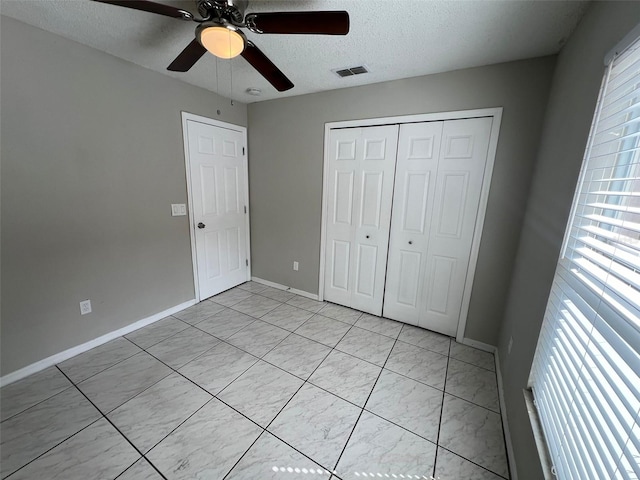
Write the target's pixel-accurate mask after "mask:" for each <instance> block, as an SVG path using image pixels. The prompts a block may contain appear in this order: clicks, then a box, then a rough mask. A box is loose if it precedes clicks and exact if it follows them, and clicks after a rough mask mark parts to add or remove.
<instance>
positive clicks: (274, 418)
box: [243, 317, 360, 475]
mask: <svg viewBox="0 0 640 480" xmlns="http://www.w3.org/2000/svg"><path fill="white" fill-rule="evenodd" d="M312 318H313V317H312ZM327 318H328V317H327ZM358 318H360V317H358ZM309 320H310V319H309ZM334 320H335V319H334ZM307 321H308V320H307ZM338 321H339V320H338ZM356 321H357V319H356ZM305 323H306V322H305ZM343 323H344V322H343ZM303 325H304V324H303ZM301 326H302V325H301ZM352 327H353V325H351V326H350V327H349V328H348V329H347V331H346V332H345V333H344V334H343V335H342V337H340V339H339V340H338V341H337V342H336V346H337V345H338V343H340V342H341V341H342V339H343V338H344V337H345V336H346V335H347V333H349V332H350V331H351V328H352ZM291 333H294V332H291ZM303 338H306V337H303ZM309 340H311V339H309ZM312 341H315V340H312ZM317 343H320V342H317ZM321 345H324V344H321ZM325 346H327V345H325ZM274 348H275V347H274ZM335 349H336V348H335V346H333V347H331V349H330V350H329V352H328V353H327V354H326V355H325V356H324V358H323V359H322V360H321V361H320V362H319V363H318V365H317V366H316V367H315V368H314V369H313V370H312V371H311V373H310V374H309V376H308V377H307V379H306V380H304V381H303V383H302V385H300V387H299V388H298V390H296V392H295V393H294V394H293V395H292V396H291V397H290V398H289V400H287V402H286V403H285V404H284V405H283V406H282V408H281V409H280V410H279V411H278V413H277V414H276V415H275V416H274V417H273V419H271V421H270V422H269V423H268V424H267V426H266V427H265V431H268V432H269V433H270V434H271V435H273V436H275V437H276V438H278V439H279V440H281V441H283V442H284V443H286V444H287V445H289V443H287V442H286V441H284V440H282V439H281V438H280V437H279V436H277V435H276V434H275V433H273V432H271V431H270V430H268V428H269V427H270V426H271V424H273V422H274V421H275V420H276V418H278V416H279V415H280V414H281V413H282V411H283V410H284V409H285V408H286V407H287V405H289V403H290V402H291V400H293V398H294V397H295V396H296V395H297V394H298V392H300V390H302V387H304V386H305V385H306V384H307V383H308V384H310V385H312V386H313V387H315V388H320V387H317V386H316V385H314V384H313V383H311V382H309V379H310V378H311V377H312V376H313V374H314V373H315V372H316V370H318V368H320V365H322V363H323V362H324V361H325V360H326V359H327V357H328V356H329V355H331V352H333V351H334V350H335ZM338 351H339V350H338ZM278 368H279V367H278ZM283 370H284V369H283ZM287 373H289V372H287ZM297 378H300V377H297ZM321 390H323V391H325V392H327V393H329V394H330V395H334V396H335V397H337V398H339V399H340V400H344V399H343V398H342V397H340V396H338V395H335V394H334V393H331V392H329V391H327V390H325V389H321ZM349 403H351V402H349ZM358 408H360V407H358ZM289 446H290V447H291V448H293V449H294V450H296V451H298V452H299V453H301V454H302V455H304V456H305V457H307V458H309V459H310V460H312V461H313V462H314V463H316V464H317V465H320V466H322V465H321V464H320V463H319V462H318V461H317V460H314V459H312V458H311V457H309V456H307V455H305V454H304V453H302V452H300V451H299V450H298V449H297V448H295V447H293V446H292V445H289ZM245 454H246V452H245ZM243 456H244V455H243ZM325 471H328V472H329V475H331V474H332V473H334V471H335V469H332V471H329V470H328V469H327V468H325Z"/></svg>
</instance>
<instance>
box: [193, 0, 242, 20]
mask: <svg viewBox="0 0 640 480" xmlns="http://www.w3.org/2000/svg"><path fill="white" fill-rule="evenodd" d="M247 3H248V2H247V0H197V7H198V13H200V16H202V18H207V19H214V18H223V19H225V20H228V21H229V23H232V24H236V25H241V24H242V22H243V19H244V12H245V10H246V8H247Z"/></svg>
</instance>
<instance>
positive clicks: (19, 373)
mask: <svg viewBox="0 0 640 480" xmlns="http://www.w3.org/2000/svg"><path fill="white" fill-rule="evenodd" d="M195 304H196V301H195V300H189V301H188V302H184V303H181V304H180V305H176V306H175V307H171V308H168V309H166V310H164V311H162V312H158V313H156V314H154V315H151V316H150V317H147V318H143V319H142V320H138V321H137V322H134V323H132V324H130V325H127V326H126V327H122V328H120V329H118V330H115V331H113V332H109V333H107V334H105V335H102V336H100V337H98V338H94V339H93V340H90V341H88V342H85V343H83V344H81V345H78V346H75V347H72V348H69V349H68V350H65V351H63V352H60V353H56V354H55V355H51V356H50V357H47V358H44V359H42V360H40V361H37V362H35V363H32V364H31V365H27V366H26V367H23V368H21V369H19V370H16V371H15V372H11V373H8V374H6V375H4V376H3V377H0V387H4V386H6V385H9V384H10V383H13V382H16V381H18V380H21V379H23V378H25V377H28V376H29V375H32V374H34V373H37V372H39V371H40V370H44V369H45V368H49V367H52V366H54V365H57V364H58V363H60V362H64V361H65V360H68V359H70V358H71V357H75V356H76V355H80V354H81V353H84V352H86V351H87V350H91V349H92V348H95V347H98V346H100V345H102V344H103V343H107V342H110V341H111V340H114V339H116V338H118V337H121V336H123V335H126V334H128V333H131V332H133V331H134V330H138V329H139V328H142V327H146V326H147V325H149V324H151V323H154V322H157V321H158V320H162V319H163V318H165V317H168V316H169V315H173V314H174V313H176V312H179V311H180V310H184V309H185V308H188V307H190V306H192V305H195Z"/></svg>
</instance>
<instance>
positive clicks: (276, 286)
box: [251, 277, 318, 300]
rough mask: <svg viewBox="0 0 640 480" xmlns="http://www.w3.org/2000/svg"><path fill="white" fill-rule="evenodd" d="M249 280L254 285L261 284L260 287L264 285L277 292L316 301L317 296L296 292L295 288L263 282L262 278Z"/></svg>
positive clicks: (301, 291)
mask: <svg viewBox="0 0 640 480" xmlns="http://www.w3.org/2000/svg"><path fill="white" fill-rule="evenodd" d="M251 280H253V281H254V282H256V283H261V284H262V285H266V286H267V287H273V288H277V289H279V290H286V291H287V292H291V293H295V294H296V295H300V296H301V297H306V298H310V299H311V300H318V295H317V294H313V293H309V292H305V291H304V290H298V289H297V288H291V287H287V286H286V285H281V284H279V283H275V282H270V281H269V280H263V279H262V278H258V277H251Z"/></svg>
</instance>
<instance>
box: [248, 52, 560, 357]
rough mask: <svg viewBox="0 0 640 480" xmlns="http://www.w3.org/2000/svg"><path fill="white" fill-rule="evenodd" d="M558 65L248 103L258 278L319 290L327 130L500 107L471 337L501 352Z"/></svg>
mask: <svg viewBox="0 0 640 480" xmlns="http://www.w3.org/2000/svg"><path fill="white" fill-rule="evenodd" d="M554 64H555V57H545V58H538V59H533V60H526V61H519V62H511V63H504V64H499V65H493V66H487V67H481V68H473V69H467V70H459V71H455V72H449V73H443V74H438V75H429V76H424V77H416V78H410V79H406V80H397V81H393V82H386V83H380V84H375V85H368V86H362V87H354V88H348V89H343V90H334V91H330V92H323V93H317V94H311V95H304V96H300V97H291V98H285V99H282V100H273V101H268V102H260V103H254V104H250V105H249V123H250V125H251V128H250V130H249V180H250V183H251V189H250V202H251V252H252V259H253V270H252V273H253V275H254V276H257V277H260V278H264V279H267V280H271V281H274V282H277V283H281V284H284V285H287V286H291V287H294V288H297V289H300V290H304V291H307V292H312V293H317V291H318V273H319V258H320V224H321V209H322V164H323V136H324V124H325V122H333V121H339V120H352V119H363V118H375V117H385V116H392V115H407V114H417V113H431V112H443V111H450V110H467V109H474V108H486V107H500V106H501V107H504V114H503V119H502V128H501V131H500V139H499V144H498V151H497V157H496V162H495V168H494V173H493V180H492V184H491V193H490V197H489V204H488V208H487V215H486V220H485V228H484V232H483V236H482V243H481V246H480V254H479V259H478V265H477V273H476V277H475V282H474V285H473V293H472V297H471V305H470V309H469V316H468V323H467V332H466V335H467V336H468V337H470V338H473V339H476V340H479V341H482V342H485V343H488V344H492V345H496V344H497V341H498V331H499V327H500V320H501V319H502V316H503V308H504V301H505V298H506V295H507V291H508V287H509V281H510V277H511V271H512V267H513V265H512V261H513V258H514V257H515V253H516V249H517V245H518V236H519V233H520V227H521V223H522V217H523V215H524V209H525V204H526V199H527V193H528V190H529V183H530V177H531V172H532V169H533V164H534V160H535V155H536V152H537V149H538V140H539V138H540V131H541V125H542V118H543V115H544V107H545V105H546V102H547V97H548V92H549V86H550V82H551V77H552V73H553V68H554ZM294 260H297V261H299V262H300V270H299V271H298V272H294V271H293V270H292V264H293V261H294Z"/></svg>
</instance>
